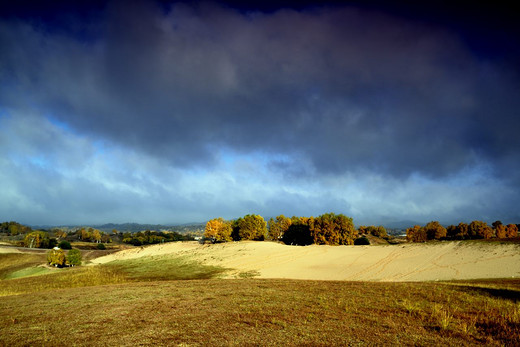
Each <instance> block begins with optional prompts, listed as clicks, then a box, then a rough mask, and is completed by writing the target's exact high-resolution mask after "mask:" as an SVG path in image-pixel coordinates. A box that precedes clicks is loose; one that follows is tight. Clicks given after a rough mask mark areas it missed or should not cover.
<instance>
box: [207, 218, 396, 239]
mask: <svg viewBox="0 0 520 347" xmlns="http://www.w3.org/2000/svg"><path fill="white" fill-rule="evenodd" d="M366 234H372V235H375V236H379V237H383V236H386V230H385V228H383V227H381V226H379V227H375V226H369V227H366V226H362V227H360V230H357V229H356V228H355V227H354V223H353V221H352V218H350V217H347V216H345V215H343V214H334V213H326V214H323V215H321V216H319V217H296V216H293V217H291V218H288V217H285V216H284V215H279V216H277V217H276V218H274V219H273V218H270V219H269V221H268V222H266V221H265V220H264V218H263V217H262V216H259V215H254V214H250V215H246V216H244V217H241V218H238V219H236V220H233V221H226V220H224V219H222V218H215V219H212V220H210V221H208V222H207V223H206V229H205V232H204V237H205V238H206V239H209V240H211V241H212V242H225V241H232V240H233V241H240V240H257V241H262V240H273V241H282V242H284V243H285V244H292V245H310V244H319V245H352V244H354V242H355V240H356V239H358V238H359V236H360V235H361V236H364V235H366Z"/></svg>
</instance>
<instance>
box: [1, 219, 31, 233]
mask: <svg viewBox="0 0 520 347" xmlns="http://www.w3.org/2000/svg"><path fill="white" fill-rule="evenodd" d="M31 231H32V229H31V228H30V227H28V226H26V225H22V224H20V223H16V222H3V223H1V224H0V233H5V234H7V235H9V236H15V235H19V234H26V233H29V232H31Z"/></svg>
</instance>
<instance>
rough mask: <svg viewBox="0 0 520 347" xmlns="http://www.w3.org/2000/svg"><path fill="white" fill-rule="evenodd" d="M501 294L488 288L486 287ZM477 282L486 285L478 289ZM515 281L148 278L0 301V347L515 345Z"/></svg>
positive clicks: (519, 323) (519, 328)
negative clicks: (158, 279)
mask: <svg viewBox="0 0 520 347" xmlns="http://www.w3.org/2000/svg"><path fill="white" fill-rule="evenodd" d="M502 285H504V286H505V287H507V288H509V289H490V286H493V287H497V286H498V287H501V286H502ZM482 286H484V288H482ZM519 294H520V281H518V280H513V281H511V280H510V281H509V282H502V284H501V283H500V282H497V283H480V282H477V283H466V284H460V285H453V284H441V283H410V282H407V283H403V282H401V283H374V282H338V281H299V280H261V279H243V280H193V281H160V282H158V281H153V282H138V283H126V284H120V285H105V286H93V287H88V288H70V289H59V290H53V291H44V292H36V293H30V294H23V295H15V296H7V297H3V298H2V305H1V308H0V327H1V334H0V335H1V336H0V345H8V346H14V345H48V346H51V345H93V344H95V345H117V346H133V345H189V346H192V345H193V346H198V345H212V346H215V345H245V344H247V345H251V344H255V345H302V344H306V345H309V344H310V345H353V344H354V345H358V344H359V345H381V344H384V345H396V344H402V345H479V344H488V345H497V346H498V345H504V344H505V345H518V344H519V343H520V338H519V336H520V304H519V302H518V299H519V298H520V296H519Z"/></svg>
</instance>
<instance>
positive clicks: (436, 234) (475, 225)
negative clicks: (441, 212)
mask: <svg viewBox="0 0 520 347" xmlns="http://www.w3.org/2000/svg"><path fill="white" fill-rule="evenodd" d="M493 237H496V238H499V239H505V238H514V237H518V225H516V224H508V225H504V224H502V222H501V221H496V222H494V223H493V224H492V226H489V225H488V224H487V223H486V222H482V221H478V220H475V221H473V222H471V223H470V224H467V223H459V224H458V225H450V226H448V227H447V228H445V227H443V226H442V225H441V224H440V223H439V222H437V221H433V222H430V223H428V224H426V225H425V226H423V227H421V226H420V225H415V226H413V227H412V228H408V229H406V239H407V240H408V241H410V242H426V241H429V240H466V239H490V238H493Z"/></svg>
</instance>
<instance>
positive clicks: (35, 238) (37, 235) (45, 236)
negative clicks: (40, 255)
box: [23, 230, 58, 248]
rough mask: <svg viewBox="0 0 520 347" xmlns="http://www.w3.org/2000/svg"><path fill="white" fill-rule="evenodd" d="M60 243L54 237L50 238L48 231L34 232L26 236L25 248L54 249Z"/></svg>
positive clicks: (24, 240)
mask: <svg viewBox="0 0 520 347" xmlns="http://www.w3.org/2000/svg"><path fill="white" fill-rule="evenodd" d="M57 243H58V241H57V240H56V238H54V237H50V236H49V233H48V232H46V231H40V230H36V231H32V232H30V233H28V234H27V235H25V237H24V239H23V245H24V247H28V248H53V247H54V246H56V244H57Z"/></svg>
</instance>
